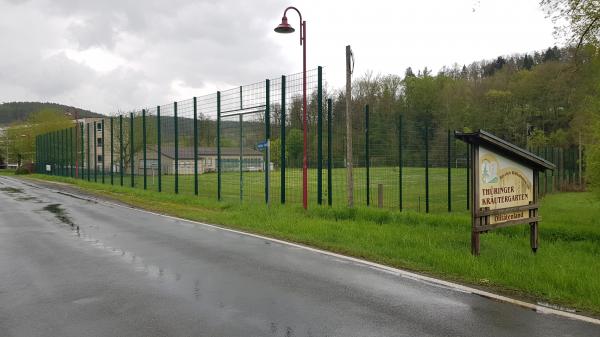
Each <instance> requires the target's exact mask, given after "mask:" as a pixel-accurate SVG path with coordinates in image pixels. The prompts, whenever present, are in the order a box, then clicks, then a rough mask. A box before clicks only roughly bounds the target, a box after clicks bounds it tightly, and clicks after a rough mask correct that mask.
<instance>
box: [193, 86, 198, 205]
mask: <svg viewBox="0 0 600 337" xmlns="http://www.w3.org/2000/svg"><path fill="white" fill-rule="evenodd" d="M194 195H198V102H197V99H196V97H194Z"/></svg>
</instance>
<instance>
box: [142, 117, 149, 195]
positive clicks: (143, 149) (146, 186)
mask: <svg viewBox="0 0 600 337" xmlns="http://www.w3.org/2000/svg"><path fill="white" fill-rule="evenodd" d="M142 156H143V157H144V158H143V159H144V168H143V170H144V189H147V188H148V177H147V171H148V162H147V161H146V109H142Z"/></svg>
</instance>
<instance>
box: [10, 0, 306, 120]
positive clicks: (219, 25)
mask: <svg viewBox="0 0 600 337" xmlns="http://www.w3.org/2000/svg"><path fill="white" fill-rule="evenodd" d="M285 5H286V3H284V2H283V1H280V0H267V1H260V2H256V1H243V0H237V1H236V0H221V1H216V0H215V1H212V0H211V1H207V0H204V1H197V0H196V1H194V0H174V1H160V0H150V1H143V2H142V1H133V0H122V1H116V0H104V1H76V0H52V1H50V0H37V1H36V0H31V1H22V2H21V1H9V2H7V1H4V4H2V2H0V13H5V14H0V20H3V19H4V18H3V16H5V15H11V14H9V13H13V14H15V15H19V16H21V17H18V18H15V20H13V22H12V23H10V24H9V31H8V32H5V33H6V34H12V35H14V38H13V39H12V42H11V44H12V45H13V47H14V50H16V51H17V52H18V54H20V55H19V56H15V58H14V59H13V60H12V61H13V62H14V64H16V66H15V67H12V68H6V67H2V65H1V64H0V87H1V88H11V87H13V88H14V90H8V91H4V92H2V93H0V100H5V101H6V100H18V99H19V97H18V96H19V95H20V96H24V95H23V92H24V91H23V88H25V91H27V92H29V94H28V95H30V96H33V97H37V99H39V100H56V101H59V100H67V101H59V102H61V103H66V104H73V105H78V106H82V107H84V108H90V109H94V110H98V111H102V112H109V111H114V110H116V109H124V110H127V109H130V108H135V107H140V106H152V105H156V104H163V103H165V102H170V101H172V100H173V97H172V96H171V95H172V94H173V93H172V91H171V83H172V82H173V81H174V80H178V81H181V82H183V85H185V86H189V87H194V88H202V87H205V86H208V85H211V84H214V83H220V84H221V85H223V86H225V87H224V88H221V89H227V88H229V87H230V86H237V85H239V84H244V83H251V82H257V81H261V80H263V79H265V78H268V77H276V76H278V75H280V74H282V73H285V72H286V71H287V72H289V71H290V69H289V68H287V67H288V65H289V64H288V63H287V62H286V61H285V60H286V57H285V55H283V54H282V52H281V51H280V50H279V48H278V47H277V45H276V44H275V43H274V42H273V41H271V40H270V39H269V34H272V27H273V26H274V25H275V24H276V23H277V22H276V21H277V20H278V19H279V17H280V16H281V11H282V10H283V8H285ZM3 9H6V11H3ZM40 17H43V18H45V20H42V22H40V21H37V22H35V23H34V25H35V26H36V27H35V28H33V30H32V29H31V28H27V27H24V29H27V31H26V32H23V31H21V30H20V27H19V25H18V22H26V21H28V20H32V19H33V18H37V19H39V18H40ZM37 19H36V20H37ZM32 31H35V37H34V39H36V40H37V39H39V40H40V44H35V43H30V41H31V40H27V38H28V37H30V38H31V36H30V35H32V33H31V32H32ZM2 36H3V33H2V32H0V37H2ZM65 48H70V49H76V50H81V51H84V50H87V49H88V48H100V49H104V50H107V51H110V52H112V53H114V54H115V55H117V56H119V57H121V58H123V59H125V60H128V61H129V62H131V63H133V64H134V67H133V68H132V67H129V66H120V67H118V68H116V69H114V70H112V71H110V72H108V73H100V72H96V71H94V70H93V69H91V68H90V67H88V66H86V65H83V64H79V63H77V62H75V61H73V60H70V59H68V58H67V57H66V56H65V54H64V53H60V52H59V53H55V54H53V56H51V57H48V55H44V53H45V52H47V51H49V50H62V49H65ZM19 58H24V59H27V60H28V61H27V62H20V61H19ZM0 63H2V62H0ZM294 70H295V69H294ZM24 77H27V78H24ZM10 95H16V96H17V97H9V96H10ZM28 99H31V97H28Z"/></svg>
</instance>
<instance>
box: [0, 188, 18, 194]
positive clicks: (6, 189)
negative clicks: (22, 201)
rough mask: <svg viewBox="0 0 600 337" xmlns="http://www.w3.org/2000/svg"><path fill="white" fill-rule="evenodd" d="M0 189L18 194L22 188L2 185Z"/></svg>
mask: <svg viewBox="0 0 600 337" xmlns="http://www.w3.org/2000/svg"><path fill="white" fill-rule="evenodd" d="M0 191H3V192H6V193H8V194H19V193H23V190H22V189H20V188H15V187H2V188H0Z"/></svg>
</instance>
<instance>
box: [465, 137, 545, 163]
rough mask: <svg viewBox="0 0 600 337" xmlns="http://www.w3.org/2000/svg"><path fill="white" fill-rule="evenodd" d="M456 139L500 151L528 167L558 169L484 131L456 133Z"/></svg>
mask: <svg viewBox="0 0 600 337" xmlns="http://www.w3.org/2000/svg"><path fill="white" fill-rule="evenodd" d="M454 137H456V138H458V139H460V140H462V141H464V142H467V143H469V144H476V145H483V146H484V147H486V148H489V149H490V150H495V151H498V152H499V153H502V154H504V155H506V156H508V157H511V158H513V159H515V160H517V161H519V162H522V163H523V164H524V165H526V166H530V167H532V168H535V169H538V170H545V169H550V170H554V168H555V167H556V166H555V165H554V164H552V163H551V162H549V161H547V160H546V159H544V158H542V157H539V156H537V155H535V154H533V153H531V152H529V151H527V150H525V149H522V148H520V147H518V146H516V145H515V144H512V143H509V142H507V141H505V140H504V139H501V138H499V137H496V136H495V135H493V134H491V133H489V132H487V131H484V130H479V131H477V132H459V131H454Z"/></svg>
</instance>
